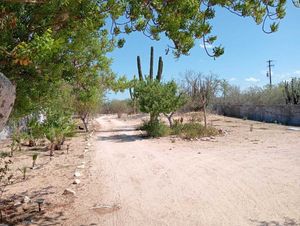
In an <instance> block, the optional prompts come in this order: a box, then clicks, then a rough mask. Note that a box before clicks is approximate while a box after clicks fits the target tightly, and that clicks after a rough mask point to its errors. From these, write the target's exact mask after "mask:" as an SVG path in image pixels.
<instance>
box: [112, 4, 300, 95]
mask: <svg viewBox="0 0 300 226" xmlns="http://www.w3.org/2000/svg"><path fill="white" fill-rule="evenodd" d="M212 25H213V34H216V35H217V36H218V40H217V42H216V44H217V45H218V44H222V46H224V47H225V53H224V55H223V56H221V57H219V58H217V59H216V60H214V59H213V58H210V57H209V56H207V55H206V53H205V51H204V49H203V48H201V46H200V44H201V42H199V43H197V44H196V45H195V47H194V48H193V49H192V50H191V52H190V55H189V56H181V57H180V58H179V59H175V58H174V56H173V55H172V54H171V53H169V54H168V55H165V49H166V46H167V44H171V42H170V40H168V39H167V38H165V37H162V39H161V40H160V41H158V42H157V41H152V40H150V39H148V38H147V37H145V36H144V35H143V34H141V33H133V34H130V35H128V36H126V37H125V38H126V43H125V45H124V47H123V48H122V49H115V50H114V52H113V53H111V54H109V56H110V57H112V58H113V64H112V69H113V71H114V72H116V73H117V74H118V75H126V76H127V77H128V78H132V77H133V75H136V74H137V67H136V56H138V55H139V56H141V60H142V68H143V73H144V74H146V73H149V55H150V46H154V63H155V69H154V71H155V72H156V67H157V61H158V57H159V56H162V57H163V61H164V71H163V79H164V80H171V79H175V80H176V81H180V80H182V78H183V74H184V73H185V72H186V71H187V70H193V71H195V72H202V73H204V74H206V73H210V72H212V73H214V74H216V75H218V77H219V78H224V79H227V80H228V81H229V82H230V83H232V84H235V85H239V86H240V87H241V88H242V89H245V88H247V87H250V86H264V85H266V84H268V81H269V80H268V78H267V77H266V71H267V62H266V61H267V60H269V59H272V60H274V64H275V67H273V68H272V69H273V81H274V83H277V82H280V81H282V80H286V79H289V78H290V77H291V76H298V77H300V8H296V7H294V6H293V5H292V3H291V2H288V4H287V9H286V16H285V18H284V19H283V20H282V21H281V22H280V26H279V31H277V32H276V33H273V34H265V33H264V32H262V29H261V26H260V25H256V24H255V22H254V21H253V20H252V19H250V18H241V17H238V16H236V15H234V14H232V13H230V12H228V11H226V10H224V9H218V10H217V11H216V17H215V18H214V19H213V20H212ZM108 98H109V99H124V98H128V92H125V93H118V94H114V93H109V94H108Z"/></svg>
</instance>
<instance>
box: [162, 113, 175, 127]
mask: <svg viewBox="0 0 300 226" xmlns="http://www.w3.org/2000/svg"><path fill="white" fill-rule="evenodd" d="M174 113H175V112H171V114H169V115H168V114H164V115H165V116H166V117H167V119H168V121H169V125H170V127H172V126H173V120H172V117H173V115H174Z"/></svg>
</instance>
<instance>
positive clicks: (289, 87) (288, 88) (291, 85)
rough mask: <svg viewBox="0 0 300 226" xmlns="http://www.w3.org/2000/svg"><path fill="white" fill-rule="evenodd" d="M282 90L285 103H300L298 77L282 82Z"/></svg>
mask: <svg viewBox="0 0 300 226" xmlns="http://www.w3.org/2000/svg"><path fill="white" fill-rule="evenodd" d="M284 91H285V101H286V104H300V79H297V78H292V80H291V82H284Z"/></svg>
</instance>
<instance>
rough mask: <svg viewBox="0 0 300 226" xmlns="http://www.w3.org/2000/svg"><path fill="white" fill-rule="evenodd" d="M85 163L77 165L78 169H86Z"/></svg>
mask: <svg viewBox="0 0 300 226" xmlns="http://www.w3.org/2000/svg"><path fill="white" fill-rule="evenodd" d="M84 167H85V166H84V165H80V166H77V168H78V169H84Z"/></svg>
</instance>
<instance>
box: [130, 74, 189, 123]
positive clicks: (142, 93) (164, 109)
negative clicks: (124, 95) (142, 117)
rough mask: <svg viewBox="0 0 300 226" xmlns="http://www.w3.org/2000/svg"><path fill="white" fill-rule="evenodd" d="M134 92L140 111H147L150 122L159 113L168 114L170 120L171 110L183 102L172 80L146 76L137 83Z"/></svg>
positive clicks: (156, 117) (174, 109) (156, 119)
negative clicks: (162, 80) (161, 80)
mask: <svg viewBox="0 0 300 226" xmlns="http://www.w3.org/2000/svg"><path fill="white" fill-rule="evenodd" d="M135 92H136V95H137V98H138V102H139V107H140V111H141V112H144V113H149V114H150V121H152V122H155V121H158V117H159V115H160V114H164V115H166V116H170V117H168V120H169V121H170V122H171V121H172V115H173V112H175V111H176V110H177V109H178V108H180V107H181V106H182V105H183V104H184V103H185V97H184V95H183V94H182V93H180V92H179V88H178V86H177V84H176V83H175V82H174V81H170V82H166V83H162V82H160V80H157V79H155V80H151V79H149V78H147V79H146V80H143V81H139V82H138V83H137V85H136V87H135ZM170 124H171V123H170Z"/></svg>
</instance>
